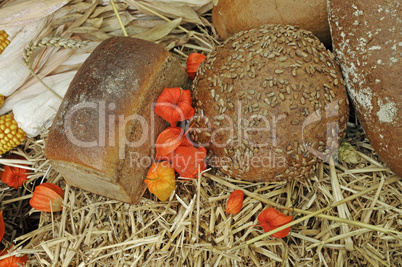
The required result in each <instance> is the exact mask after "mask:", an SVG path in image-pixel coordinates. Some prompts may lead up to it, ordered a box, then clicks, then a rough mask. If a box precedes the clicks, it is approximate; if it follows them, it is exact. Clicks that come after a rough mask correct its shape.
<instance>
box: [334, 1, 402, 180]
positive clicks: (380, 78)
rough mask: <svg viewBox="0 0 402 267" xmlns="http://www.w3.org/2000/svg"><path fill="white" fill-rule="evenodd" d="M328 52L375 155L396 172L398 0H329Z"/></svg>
mask: <svg viewBox="0 0 402 267" xmlns="http://www.w3.org/2000/svg"><path fill="white" fill-rule="evenodd" d="M328 7H329V15H330V16H329V20H330V24H331V32H332V40H333V48H334V53H335V55H336V58H337V60H339V63H340V65H341V68H342V72H343V75H344V77H345V81H346V84H347V89H348V91H349V95H350V97H351V99H352V102H353V104H354V107H355V109H356V111H357V116H358V118H359V120H360V122H361V124H362V126H363V128H364V130H365V132H366V134H367V137H368V139H369V141H370V144H371V145H372V146H373V148H374V150H375V151H376V152H377V154H378V156H379V157H380V158H381V159H382V160H383V161H384V162H385V163H386V164H387V165H388V166H389V167H390V169H391V170H392V171H393V172H395V173H396V174H398V175H400V176H402V87H401V86H402V68H401V58H402V51H401V47H402V37H401V28H402V20H401V13H402V5H401V3H400V1H380V2H378V1H373V0H366V1H359V2H354V1H340V0H331V1H329V6H328Z"/></svg>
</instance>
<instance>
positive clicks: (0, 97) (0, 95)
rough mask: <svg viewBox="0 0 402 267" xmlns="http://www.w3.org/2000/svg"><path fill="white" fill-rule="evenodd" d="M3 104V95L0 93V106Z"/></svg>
mask: <svg viewBox="0 0 402 267" xmlns="http://www.w3.org/2000/svg"><path fill="white" fill-rule="evenodd" d="M3 104H4V95H2V94H0V107H1V106H3Z"/></svg>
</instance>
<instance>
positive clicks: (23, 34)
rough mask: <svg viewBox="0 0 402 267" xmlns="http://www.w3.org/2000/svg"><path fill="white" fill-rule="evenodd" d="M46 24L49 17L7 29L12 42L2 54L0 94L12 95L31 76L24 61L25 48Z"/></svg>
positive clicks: (0, 62)
mask: <svg viewBox="0 0 402 267" xmlns="http://www.w3.org/2000/svg"><path fill="white" fill-rule="evenodd" d="M46 24H47V19H46V18H43V19H40V20H37V21H35V22H33V23H31V24H30V25H29V26H26V27H21V26H17V27H14V28H12V29H9V30H6V32H7V33H8V34H9V36H10V44H9V45H8V47H7V49H5V50H4V52H3V53H2V54H1V55H0V94H2V95H4V96H9V95H11V94H12V93H13V92H14V91H15V90H16V89H17V88H18V87H20V86H21V85H23V84H24V83H25V81H26V80H27V79H28V77H29V76H30V71H29V69H28V68H27V67H26V66H25V64H24V63H23V61H22V58H23V50H24V47H25V46H26V45H27V44H28V43H29V42H30V41H31V40H33V39H36V38H38V36H39V35H40V34H41V32H42V31H43V29H44V28H45V26H46Z"/></svg>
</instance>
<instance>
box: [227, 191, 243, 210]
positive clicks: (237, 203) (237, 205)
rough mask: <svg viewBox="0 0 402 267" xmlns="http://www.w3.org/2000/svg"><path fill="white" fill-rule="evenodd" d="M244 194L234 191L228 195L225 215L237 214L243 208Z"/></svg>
mask: <svg viewBox="0 0 402 267" xmlns="http://www.w3.org/2000/svg"><path fill="white" fill-rule="evenodd" d="M243 199H244V193H243V191H241V190H235V191H233V192H232V193H231V194H230V197H229V200H228V203H227V204H226V209H225V211H226V213H227V214H237V213H239V212H240V210H241V208H242V207H243Z"/></svg>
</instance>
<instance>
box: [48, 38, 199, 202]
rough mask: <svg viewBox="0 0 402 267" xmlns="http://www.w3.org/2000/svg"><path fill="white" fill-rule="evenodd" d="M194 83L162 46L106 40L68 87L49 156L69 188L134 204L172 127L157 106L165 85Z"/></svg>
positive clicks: (188, 84)
mask: <svg viewBox="0 0 402 267" xmlns="http://www.w3.org/2000/svg"><path fill="white" fill-rule="evenodd" d="M190 83H191V82H190V80H189V79H188V75H187V73H186V72H185V70H184V68H183V67H182V66H181V64H180V63H179V62H178V60H176V59H175V58H173V57H172V56H171V55H170V54H169V52H168V51H167V50H166V49H164V48H163V47H162V46H160V45H157V44H155V43H152V42H148V41H144V40H140V39H135V38H129V37H112V38H109V39H107V40H105V41H103V42H102V43H101V44H100V45H99V46H98V47H97V48H96V49H95V50H94V51H93V53H92V54H91V55H90V56H89V58H88V59H87V60H86V61H85V62H84V63H83V65H82V67H81V68H80V70H79V71H78V73H77V74H76V76H75V77H74V79H73V81H72V82H71V84H70V87H69V88H68V91H67V93H66V95H65V97H64V99H63V102H62V104H61V106H60V109H59V111H58V113H57V115H56V117H55V119H54V122H53V125H52V127H51V128H50V131H49V137H48V140H47V143H46V148H45V155H46V157H47V158H48V159H49V160H50V161H51V163H52V166H53V167H54V168H55V169H56V170H57V171H59V172H60V173H61V174H62V176H63V177H64V178H65V180H66V182H67V183H68V184H70V185H72V186H77V187H79V188H82V189H85V190H88V191H90V192H93V193H96V194H99V195H103V196H107V197H110V198H112V199H116V200H120V201H124V202H127V203H136V202H137V201H138V200H139V199H140V198H141V196H142V194H143V193H144V191H145V189H146V185H145V183H144V180H143V179H144V177H145V176H146V174H147V170H148V167H149V166H150V164H151V159H152V158H153V156H154V147H153V144H154V142H155V140H156V138H157V136H158V135H159V133H160V132H161V131H162V130H163V129H165V128H166V127H167V125H168V124H167V122H165V121H164V120H163V119H162V118H160V117H159V116H157V115H156V114H154V112H153V110H154V106H153V104H154V103H156V100H157V98H158V96H159V94H160V93H161V92H162V90H163V89H164V87H182V88H188V87H189V86H190Z"/></svg>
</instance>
